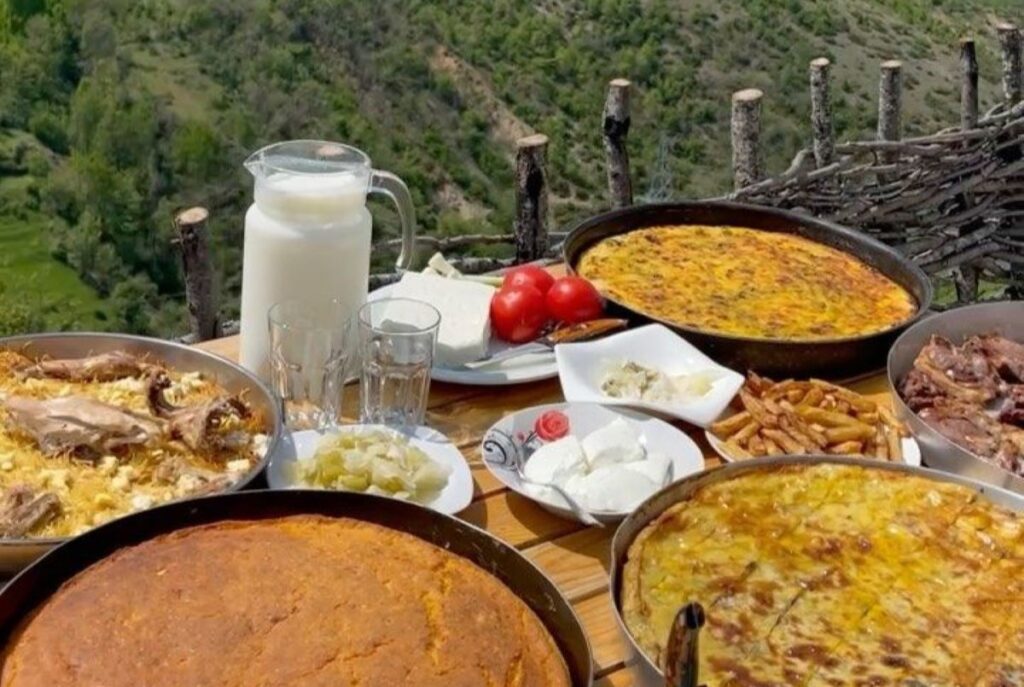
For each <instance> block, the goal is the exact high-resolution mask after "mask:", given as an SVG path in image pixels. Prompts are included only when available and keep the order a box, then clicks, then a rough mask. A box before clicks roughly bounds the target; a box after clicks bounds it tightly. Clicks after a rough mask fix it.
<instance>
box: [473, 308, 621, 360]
mask: <svg viewBox="0 0 1024 687" xmlns="http://www.w3.org/2000/svg"><path fill="white" fill-rule="evenodd" d="M627 324H629V323H628V322H627V321H626V320H618V319H611V318H608V319H601V320H591V321H589V322H580V323H579V324H573V325H569V326H568V327H562V328H561V329H556V330H554V331H553V332H551V333H550V334H548V335H547V336H543V337H541V338H539V339H537V340H536V341H532V342H530V343H527V344H523V345H521V346H513V347H512V348H508V349H505V350H504V351H498V352H497V353H492V354H490V355H488V356H487V357H485V358H481V359H480V360H474V361H473V362H471V363H466V364H464V365H463V366H462V367H464V368H465V369H467V370H478V369H480V368H482V367H489V366H491V365H496V364H497V363H500V362H504V361H506V360H511V359H513V358H518V357H520V356H523V355H530V354H531V353H532V354H536V353H550V352H551V351H553V350H554V348H555V346H557V345H558V344H562V343H578V342H580V341H589V340H591V339H596V338H598V337H600V336H604V335H605V334H610V333H612V332H614V331H618V330H620V329H625V328H626V325H627Z"/></svg>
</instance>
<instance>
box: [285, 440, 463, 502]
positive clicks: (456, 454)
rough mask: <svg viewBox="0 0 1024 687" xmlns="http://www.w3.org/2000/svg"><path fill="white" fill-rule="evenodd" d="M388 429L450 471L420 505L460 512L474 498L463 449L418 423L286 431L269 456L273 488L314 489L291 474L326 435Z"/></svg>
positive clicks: (309, 457)
mask: <svg viewBox="0 0 1024 687" xmlns="http://www.w3.org/2000/svg"><path fill="white" fill-rule="evenodd" d="M382 429H383V430H385V431H388V432H396V433H398V434H401V435H402V436H404V437H405V438H406V439H408V441H409V443H410V444H412V445H413V446H415V447H416V448H418V449H420V450H422V451H423V452H424V453H426V454H427V455H428V456H430V457H431V458H432V459H434V460H435V461H437V462H438V463H440V464H441V465H445V466H447V467H448V468H449V469H450V470H451V472H450V473H449V475H448V484H447V485H446V486H445V488H444V489H442V490H441V491H440V493H438V495H437V496H436V497H435V498H434V500H432V501H430V502H428V503H423V504H421V505H424V506H426V507H427V508H431V509H433V510H436V511H438V512H439V513H447V514H449V515H451V514H454V513H458V512H459V511H460V510H462V509H463V508H465V507H466V506H468V505H469V504H470V502H471V501H472V500H473V475H472V474H471V473H470V471H469V465H468V464H467V463H466V459H465V458H464V457H463V456H462V452H461V451H459V449H458V448H456V446H455V444H453V443H452V442H451V441H449V440H448V437H446V436H445V435H443V434H441V433H440V432H438V431H437V430H435V429H431V428H430V427H422V426H421V427H416V428H413V429H410V430H407V431H401V430H396V429H387V428H384V427H381V426H378V425H343V426H341V427H336V428H334V429H330V430H325V431H321V430H315V429H310V430H303V431H300V432H285V433H284V435H283V436H282V437H281V441H280V442H279V444H278V447H277V450H276V451H274V453H273V454H272V455H271V456H270V462H269V463H268V464H267V484H269V485H270V488H271V489H311V488H313V489H315V488H316V487H310V486H308V485H304V484H296V483H295V481H294V480H293V479H292V478H291V466H292V464H294V463H295V462H296V461H300V460H309V459H311V458H312V457H313V452H314V451H315V450H316V447H317V446H318V445H319V444H320V442H321V441H322V440H323V439H324V438H325V437H327V436H331V435H337V434H346V433H355V432H364V431H368V430H382Z"/></svg>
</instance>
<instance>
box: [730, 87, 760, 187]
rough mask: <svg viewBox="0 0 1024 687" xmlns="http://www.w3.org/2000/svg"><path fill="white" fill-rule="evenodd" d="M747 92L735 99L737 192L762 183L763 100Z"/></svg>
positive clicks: (752, 90)
mask: <svg viewBox="0 0 1024 687" xmlns="http://www.w3.org/2000/svg"><path fill="white" fill-rule="evenodd" d="M763 97H764V93H762V92H761V91H759V90H758V89H756V88H747V89H745V90H742V91H737V92H736V93H733V95H732V127H731V128H732V175H733V187H734V188H735V189H736V190H737V191H738V190H740V189H741V188H744V187H746V186H750V185H751V184H754V183H756V182H758V181H760V179H761V174H762V168H761V99H762V98H763Z"/></svg>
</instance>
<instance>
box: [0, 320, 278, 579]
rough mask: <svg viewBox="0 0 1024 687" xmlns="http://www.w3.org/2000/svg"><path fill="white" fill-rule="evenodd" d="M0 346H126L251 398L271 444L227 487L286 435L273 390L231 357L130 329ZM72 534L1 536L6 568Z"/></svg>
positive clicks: (40, 351) (25, 349)
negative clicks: (132, 334)
mask: <svg viewBox="0 0 1024 687" xmlns="http://www.w3.org/2000/svg"><path fill="white" fill-rule="evenodd" d="M0 349H10V350H16V351H18V352H20V353H24V354H25V355H27V356H29V357H31V358H38V357H41V356H46V357H50V358H81V357H84V356H87V355H92V354H96V353H109V352H112V351H125V352H127V353H131V354H134V355H149V356H151V357H153V358H156V359H158V360H160V361H161V362H164V363H166V364H167V365H169V366H170V367H172V368H174V369H175V370H179V371H183V372H201V373H203V374H204V375H206V376H208V377H210V378H212V379H215V380H217V383H218V384H220V385H221V386H223V387H224V388H225V389H227V390H228V391H229V392H231V393H233V394H241V393H244V394H245V400H246V402H247V403H248V404H249V405H250V406H251V407H252V408H253V410H255V411H256V412H258V413H260V414H261V415H262V416H263V417H264V418H266V420H267V450H266V453H265V454H264V456H263V458H262V459H261V460H260V461H259V462H258V463H257V464H256V465H255V466H253V468H252V469H251V470H250V471H249V473H248V474H246V475H245V476H244V477H242V478H241V479H240V480H239V481H238V482H235V483H234V484H232V485H231V486H230V487H228V489H227V491H235V490H238V489H241V488H242V487H244V486H246V485H247V484H249V482H251V481H252V480H253V479H255V478H256V476H257V475H259V474H260V472H262V471H263V468H264V466H265V465H266V463H267V459H268V458H269V457H270V455H271V454H272V453H273V452H274V449H275V448H276V447H277V442H278V441H279V440H280V435H281V413H280V407H279V405H278V404H277V402H276V401H275V400H274V396H273V394H272V393H271V392H270V390H269V389H268V388H267V387H266V386H264V384H263V383H262V382H261V381H260V380H259V379H257V378H256V377H255V376H253V375H252V374H250V373H249V372H247V371H246V370H244V369H242V368H241V367H239V366H238V365H235V364H234V363H232V362H231V361H229V360H227V359H226V358H222V357H220V356H218V355H214V354H213V353H208V352H206V351H203V350H200V349H198V348H192V347H190V346H185V345H183V344H179V343H173V342H171V341H163V340H160V339H150V338H146V337H141V336H130V335H128V334H77V333H59V334H29V335H25V336H11V337H7V338H2V339H0ZM67 539H68V537H49V538H35V539H33V538H27V537H26V538H21V539H0V574H11V573H14V572H17V571H18V570H21V569H22V568H24V567H25V566H26V565H28V564H29V563H31V562H32V561H34V560H35V559H36V558H38V557H39V556H41V555H42V554H44V553H46V552H47V551H49V550H50V549H52V548H53V547H54V546H57V545H59V544H61V543H63V542H65V541H67Z"/></svg>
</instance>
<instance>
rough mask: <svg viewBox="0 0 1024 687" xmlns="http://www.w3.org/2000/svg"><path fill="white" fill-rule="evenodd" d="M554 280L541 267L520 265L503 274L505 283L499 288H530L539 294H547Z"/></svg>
mask: <svg viewBox="0 0 1024 687" xmlns="http://www.w3.org/2000/svg"><path fill="white" fill-rule="evenodd" d="M554 283H555V278H554V277H553V276H551V273H550V272H548V271H547V270H546V269H544V268H543V267H538V266H537V265H520V266H519V267H513V268H512V269H511V270H509V271H508V272H506V273H505V281H503V282H502V283H501V288H503V289H507V288H509V287H512V286H532V287H534V288H536V289H537V290H538V291H540V292H541V293H547V292H548V289H550V288H551V285H552V284H554Z"/></svg>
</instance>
